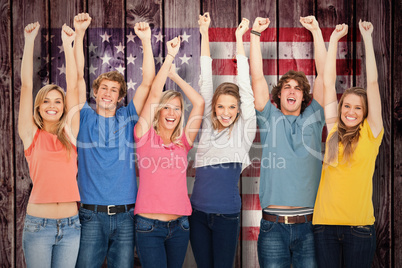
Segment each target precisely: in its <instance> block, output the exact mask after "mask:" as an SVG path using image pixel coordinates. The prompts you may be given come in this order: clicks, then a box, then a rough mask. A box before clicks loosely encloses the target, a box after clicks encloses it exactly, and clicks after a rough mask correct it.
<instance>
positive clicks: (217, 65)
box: [212, 59, 361, 75]
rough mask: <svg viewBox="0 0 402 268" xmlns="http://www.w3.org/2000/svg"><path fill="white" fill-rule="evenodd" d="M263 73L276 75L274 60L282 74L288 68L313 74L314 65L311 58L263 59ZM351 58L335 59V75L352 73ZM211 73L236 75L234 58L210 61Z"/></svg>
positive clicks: (358, 73) (358, 64)
mask: <svg viewBox="0 0 402 268" xmlns="http://www.w3.org/2000/svg"><path fill="white" fill-rule="evenodd" d="M262 61H263V69H264V75H277V74H278V71H277V69H276V61H279V75H283V74H285V73H286V72H288V71H289V70H296V71H302V72H304V73H305V75H315V65H314V60H313V59H279V60H276V59H263V60H262ZM357 67H358V68H357V70H356V75H360V71H361V68H360V67H361V63H360V60H357ZM352 70H353V60H351V59H339V60H336V72H337V75H352V73H353V72H352ZM212 74H213V75H236V74H237V70H236V60H234V59H214V60H213V61H212Z"/></svg>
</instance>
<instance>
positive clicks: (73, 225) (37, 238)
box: [22, 215, 81, 268]
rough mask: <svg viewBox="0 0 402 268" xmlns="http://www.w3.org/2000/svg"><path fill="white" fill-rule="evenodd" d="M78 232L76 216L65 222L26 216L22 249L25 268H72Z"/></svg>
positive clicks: (74, 261) (76, 248)
mask: <svg viewBox="0 0 402 268" xmlns="http://www.w3.org/2000/svg"><path fill="white" fill-rule="evenodd" d="M80 232H81V224H80V220H79V218H78V215H76V216H73V217H70V218H64V219H46V218H38V217H34V216H30V215H26V217H25V222H24V231H23V234H22V248H23V250H24V256H25V261H26V264H27V267H28V268H31V267H34V268H35V267H40V268H46V267H49V268H50V267H74V266H75V263H76V261H77V255H78V247H79V245H80Z"/></svg>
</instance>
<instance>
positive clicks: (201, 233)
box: [189, 210, 240, 268]
mask: <svg viewBox="0 0 402 268" xmlns="http://www.w3.org/2000/svg"><path fill="white" fill-rule="evenodd" d="M189 220H190V242H191V247H192V249H193V253H194V257H195V261H196V262H197V267H198V268H204V267H205V268H212V267H217V268H224V267H228V268H231V267H233V262H234V259H235V256H236V248H237V242H238V241H239V231H240V213H234V214H214V213H204V212H202V211H199V210H193V213H192V214H191V217H190V218H189Z"/></svg>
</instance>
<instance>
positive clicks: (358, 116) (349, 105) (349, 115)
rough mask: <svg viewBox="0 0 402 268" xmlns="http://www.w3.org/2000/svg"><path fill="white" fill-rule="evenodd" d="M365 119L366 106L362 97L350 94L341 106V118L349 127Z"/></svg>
mask: <svg viewBox="0 0 402 268" xmlns="http://www.w3.org/2000/svg"><path fill="white" fill-rule="evenodd" d="M363 119H364V107H363V100H362V97H360V96H358V95H356V94H353V93H352V94H348V95H346V96H345V97H344V98H343V103H342V107H341V120H342V122H343V123H344V124H345V125H346V126H347V127H354V126H357V125H358V124H360V123H361V122H362V121H363Z"/></svg>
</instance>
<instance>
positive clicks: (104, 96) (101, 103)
mask: <svg viewBox="0 0 402 268" xmlns="http://www.w3.org/2000/svg"><path fill="white" fill-rule="evenodd" d="M119 91H120V83H119V82H117V81H111V80H108V79H102V81H101V82H100V84H99V88H98V90H96V92H94V96H95V100H96V105H97V112H98V113H99V114H104V113H108V112H112V115H114V113H115V112H116V106H117V103H118V102H119V101H121V98H119Z"/></svg>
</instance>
